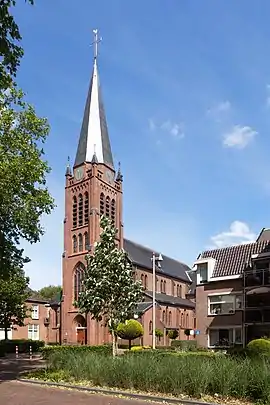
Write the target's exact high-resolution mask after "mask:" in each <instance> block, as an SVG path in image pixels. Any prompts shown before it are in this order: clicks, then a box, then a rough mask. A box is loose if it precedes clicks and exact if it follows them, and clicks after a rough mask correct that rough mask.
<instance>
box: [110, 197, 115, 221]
mask: <svg viewBox="0 0 270 405" xmlns="http://www.w3.org/2000/svg"><path fill="white" fill-rule="evenodd" d="M111 220H112V222H113V224H115V200H112V202H111Z"/></svg>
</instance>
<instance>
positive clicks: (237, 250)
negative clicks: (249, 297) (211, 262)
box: [199, 240, 270, 277]
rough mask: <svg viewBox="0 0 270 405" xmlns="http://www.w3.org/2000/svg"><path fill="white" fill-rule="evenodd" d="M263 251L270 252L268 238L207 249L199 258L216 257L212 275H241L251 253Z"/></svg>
mask: <svg viewBox="0 0 270 405" xmlns="http://www.w3.org/2000/svg"><path fill="white" fill-rule="evenodd" d="M265 252H270V240H263V241H262V242H253V243H246V244H243V245H237V246H230V247H225V248H222V249H215V250H207V251H205V252H203V253H202V254H201V255H200V257H199V258H200V259H203V258H210V257H211V258H213V259H216V263H215V267H214V271H213V274H212V277H224V276H235V275H241V274H242V273H243V272H244V270H245V268H246V265H247V263H248V262H249V261H250V259H251V255H253V254H258V253H265Z"/></svg>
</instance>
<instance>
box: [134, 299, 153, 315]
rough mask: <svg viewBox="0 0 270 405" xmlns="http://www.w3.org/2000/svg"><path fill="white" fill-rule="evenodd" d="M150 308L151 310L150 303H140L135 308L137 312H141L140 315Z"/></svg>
mask: <svg viewBox="0 0 270 405" xmlns="http://www.w3.org/2000/svg"><path fill="white" fill-rule="evenodd" d="M150 308H152V302H151V301H146V302H140V303H139V304H138V306H137V309H138V312H142V313H144V312H146V311H147V310H148V309H150Z"/></svg>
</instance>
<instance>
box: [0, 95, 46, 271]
mask: <svg viewBox="0 0 270 405" xmlns="http://www.w3.org/2000/svg"><path fill="white" fill-rule="evenodd" d="M23 97H24V94H23V93H22V91H20V90H17V89H15V88H14V87H11V88H10V89H9V90H8V91H5V92H3V93H0V174H1V175H0V218H1V221H0V272H3V270H4V269H11V268H16V267H18V266H19V267H21V268H22V267H23V264H24V263H25V262H27V261H28V260H29V259H27V258H24V257H23V250H20V249H19V248H18V244H19V241H20V238H23V239H25V240H27V241H28V242H30V243H35V242H37V241H39V239H40V236H41V235H42V234H43V233H44V231H43V229H42V227H41V223H40V219H41V216H42V215H43V214H49V213H50V212H51V211H52V209H53V208H54V201H53V198H52V197H51V195H50V193H49V191H48V189H47V187H46V175H47V174H48V173H49V172H50V168H49V166H48V163H47V162H46V161H45V160H43V155H44V151H43V149H42V144H43V143H44V142H45V140H46V137H47V135H48V133H49V126H48V122H47V120H46V119H45V118H39V117H38V116H37V115H36V113H35V110H34V108H33V107H32V106H30V105H29V104H27V103H26V102H25V101H24V100H23ZM0 275H1V273H0Z"/></svg>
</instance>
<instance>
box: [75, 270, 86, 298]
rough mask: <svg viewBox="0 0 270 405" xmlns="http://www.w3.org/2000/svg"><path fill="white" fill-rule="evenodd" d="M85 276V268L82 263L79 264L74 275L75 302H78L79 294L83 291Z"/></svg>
mask: <svg viewBox="0 0 270 405" xmlns="http://www.w3.org/2000/svg"><path fill="white" fill-rule="evenodd" d="M83 274H84V266H83V264H82V263H79V264H78V265H77V266H76V268H75V270H74V275H73V288H74V292H73V298H74V301H78V298H79V294H80V292H81V291H82V289H83V285H82V283H83Z"/></svg>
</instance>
